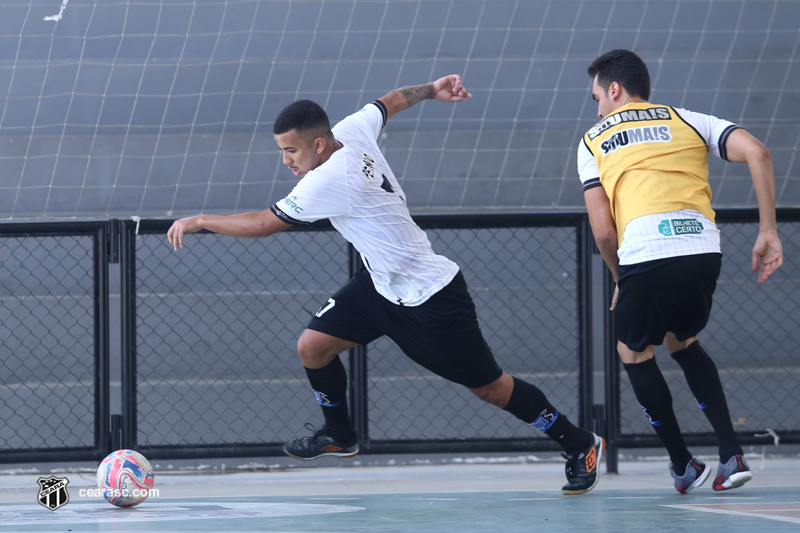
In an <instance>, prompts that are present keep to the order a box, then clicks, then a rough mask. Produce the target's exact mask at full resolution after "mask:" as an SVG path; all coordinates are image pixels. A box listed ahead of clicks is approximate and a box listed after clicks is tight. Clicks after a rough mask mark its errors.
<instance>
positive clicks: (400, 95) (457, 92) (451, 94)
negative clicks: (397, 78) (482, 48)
mask: <svg viewBox="0 0 800 533" xmlns="http://www.w3.org/2000/svg"><path fill="white" fill-rule="evenodd" d="M467 98H472V95H471V94H470V93H468V92H467V90H466V89H465V88H464V87H463V86H462V85H461V76H459V75H458V74H450V75H449V76H444V77H441V78H439V79H438V80H436V81H432V82H430V83H425V84H422V85H414V86H412V87H401V88H400V89H395V90H394V91H392V92H390V93H389V94H387V95H386V96H384V97H383V98H381V99H380V101H381V102H383V105H385V106H386V115H387V116H386V119H387V120H388V119H390V118H391V117H392V116H394V115H395V114H397V113H399V112H400V111H403V110H405V109H408V108H409V107H412V106H414V105H416V104H418V103H419V102H421V101H423V100H439V101H441V102H460V101H462V100H466V99H467Z"/></svg>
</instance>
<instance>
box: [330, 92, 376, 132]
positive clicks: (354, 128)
mask: <svg viewBox="0 0 800 533" xmlns="http://www.w3.org/2000/svg"><path fill="white" fill-rule="evenodd" d="M385 125H386V106H385V105H383V102H381V101H380V100H375V101H374V102H372V103H370V104H367V105H365V106H364V107H362V108H361V109H360V110H359V111H358V112H357V113H353V114H352V115H350V116H349V117H347V118H345V119H344V120H342V121H341V122H339V123H338V124H336V126H334V128H333V133H334V134H337V133H340V132H341V133H343V134H345V135H348V134H349V135H357V134H359V133H360V134H361V136H364V137H368V138H369V139H371V140H373V141H377V140H378V135H380V134H381V130H383V127H384V126H385Z"/></svg>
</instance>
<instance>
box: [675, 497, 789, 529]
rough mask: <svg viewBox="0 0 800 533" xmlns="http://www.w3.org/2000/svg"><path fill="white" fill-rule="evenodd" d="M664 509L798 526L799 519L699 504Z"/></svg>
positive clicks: (773, 510) (772, 510) (774, 510)
mask: <svg viewBox="0 0 800 533" xmlns="http://www.w3.org/2000/svg"><path fill="white" fill-rule="evenodd" d="M786 505H792V503H791V502H788V503H787V504H786ZM794 505H795V507H788V508H786V509H763V510H764V511H767V510H768V511H769V512H776V511H795V512H797V510H798V507H796V505H797V504H796V503H795V504H794ZM664 507H672V508H673V509H684V510H689V511H703V512H705V513H717V514H724V515H732V516H749V517H753V518H765V519H767V520H779V521H781V522H790V523H792V524H800V518H793V517H790V516H773V515H768V514H761V513H759V512H752V511H731V510H727V509H711V508H708V507H700V506H699V504H694V505H686V504H684V505H664Z"/></svg>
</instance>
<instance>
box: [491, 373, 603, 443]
mask: <svg viewBox="0 0 800 533" xmlns="http://www.w3.org/2000/svg"><path fill="white" fill-rule="evenodd" d="M503 410H504V411H508V412H509V413H511V414H512V415H514V416H516V417H517V418H519V419H520V420H522V421H523V422H525V423H527V424H530V425H531V426H533V427H534V428H536V429H538V430H539V431H542V432H543V433H544V434H545V435H547V436H548V437H550V438H551V439H553V440H554V441H556V442H557V443H559V444H560V445H561V447H562V448H564V451H565V452H566V453H568V454H574V453H581V452H582V451H584V450H585V449H586V448H588V447H589V445H591V444H592V442H593V437H592V436H591V435H590V434H589V432H588V431H584V430H583V429H581V428H579V427H577V426H574V425H573V424H572V423H571V422H570V421H569V420H568V419H567V417H566V415H563V414H561V413H559V412H558V410H557V409H556V408H555V407H553V406H552V405H550V402H548V401H547V397H546V396H545V395H544V393H543V392H542V391H541V390H539V388H538V387H536V386H534V385H531V384H530V383H527V382H525V381H522V380H521V379H517V378H514V390H512V391H511V398H510V399H509V400H508V403H507V404H506V406H505V407H503Z"/></svg>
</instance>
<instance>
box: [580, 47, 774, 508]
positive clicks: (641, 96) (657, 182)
mask: <svg viewBox="0 0 800 533" xmlns="http://www.w3.org/2000/svg"><path fill="white" fill-rule="evenodd" d="M588 74H589V77H591V78H592V79H593V82H592V96H593V97H594V99H595V100H597V102H598V112H597V114H598V116H599V117H600V118H601V119H602V120H600V122H598V123H597V124H595V126H594V127H592V128H591V129H590V130H589V131H588V132H587V133H586V134H585V135H584V136H583V139H582V140H581V142H580V143H579V145H578V172H579V174H580V179H581V181H582V183H583V189H584V199H585V201H586V207H587V210H588V213H589V221H590V224H591V226H592V232H593V233H594V237H595V241H596V242H597V246H598V248H599V250H600V253H601V254H602V256H603V259H604V260H605V262H606V264H607V265H608V267H609V269H610V270H611V273H612V274H613V276H614V280H615V281H616V282H617V287H616V290H615V292H614V298H613V300H612V310H614V313H615V318H616V319H615V324H616V330H617V336H618V343H617V349H618V351H619V355H620V358H621V359H622V362H623V366H624V368H625V370H626V372H627V374H628V377H629V378H630V381H631V385H632V386H633V390H634V393H635V394H636V398H637V400H638V401H639V403H640V404H641V406H642V410H643V411H644V413H645V415H646V416H647V418H648V420H649V421H650V423H651V425H652V426H653V428H654V429H655V431H656V434H657V435H658V436H659V438H660V439H661V441H662V443H663V444H664V446H665V447H666V449H667V451H668V452H669V456H670V460H671V464H670V471H671V473H672V476H673V478H674V481H675V488H676V490H678V492H680V493H682V494H685V493H687V492H689V491H691V490H693V489H695V488H696V487H699V486H700V485H701V484H703V482H705V480H706V478H707V477H708V476H709V474H710V472H711V468H710V467H709V466H707V465H705V464H704V463H703V462H702V461H700V460H699V459H696V458H694V457H692V454H691V453H690V452H689V450H688V449H687V447H686V445H685V443H684V441H683V437H682V435H681V431H680V428H679V426H678V421H677V419H676V417H675V413H674V411H673V408H672V396H671V394H670V390H669V388H668V386H667V383H666V381H665V380H664V377H663V375H662V374H661V371H660V370H659V368H658V365H657V364H656V360H655V357H654V355H655V346H656V345H660V344H661V343H662V342H663V343H664V345H665V346H666V348H667V350H669V352H670V354H671V355H672V357H673V358H674V359H675V360H676V361H677V362H678V363H679V364H680V366H681V368H682V369H683V372H684V375H685V376H686V380H687V382H688V384H689V388H690V390H691V391H692V394H693V395H694V397H695V399H696V400H697V402H698V404H699V406H700V408H701V409H702V410H703V413H704V414H705V415H706V417H707V418H708V420H709V422H710V423H711V425H712V427H713V428H714V431H715V433H716V435H717V438H718V440H719V456H720V464H719V468H718V469H717V477H716V478H715V480H714V483H713V489H714V490H717V491H720V490H727V489H733V488H736V487H740V486H742V485H743V484H744V483H746V482H747V481H749V480H750V479H751V478H752V473H751V472H750V469H749V467H748V466H747V462H746V461H745V460H744V457H743V452H742V448H741V447H740V446H739V444H738V443H737V440H736V434H735V432H734V430H733V424H732V422H731V418H730V414H729V411H728V404H727V401H726V399H725V394H724V392H723V389H722V384H721V383H720V379H719V373H718V371H717V368H716V365H714V362H713V361H712V360H711V358H710V357H709V356H708V354H707V353H706V352H705V350H704V349H703V348H702V347H701V346H700V342H699V341H698V340H697V335H698V334H699V333H700V331H701V330H702V329H703V328H704V327H705V326H706V323H707V322H708V318H709V314H710V312H711V302H712V294H713V292H714V289H715V287H716V283H717V278H718V277H719V273H720V267H721V258H722V254H721V253H720V244H719V243H720V238H719V230H718V229H717V226H716V225H715V223H714V211H713V210H712V209H711V188H710V187H709V184H708V153H711V154H713V155H714V156H717V157H721V158H722V159H725V160H727V161H735V162H746V163H747V164H748V165H749V167H750V173H751V175H752V179H753V186H754V189H755V192H756V195H757V197H758V211H759V222H760V224H759V232H758V238H757V239H756V243H755V246H754V248H753V254H752V266H753V271H755V270H757V269H759V267H760V272H759V276H758V280H759V282H760V283H763V282H764V281H765V280H766V279H767V278H768V277H769V276H770V275H771V274H772V273H773V272H775V270H776V269H777V268H779V267H780V266H781V264H783V252H782V248H781V241H780V239H779V238H778V232H777V224H776V220H775V180H774V177H773V173H772V159H771V156H770V153H769V151H768V150H767V149H766V148H765V147H764V145H763V144H761V143H760V142H759V141H758V140H756V139H755V138H754V137H752V136H751V135H750V134H748V133H747V132H746V131H744V130H743V129H741V128H739V127H738V126H736V125H735V124H733V123H731V122H728V121H726V120H721V119H718V118H716V117H713V116H709V115H704V114H701V113H693V112H691V111H687V110H685V109H676V108H672V107H669V106H664V105H656V104H651V103H650V102H648V101H647V100H648V98H649V95H650V75H649V73H648V71H647V66H646V65H645V63H644V62H643V61H642V60H641V58H639V57H638V56H637V55H636V54H634V53H633V52H631V51H629V50H612V51H610V52H607V53H606V54H603V55H602V56H600V57H598V58H597V59H595V61H594V62H593V63H592V64H591V66H589V68H588Z"/></svg>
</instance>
